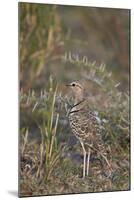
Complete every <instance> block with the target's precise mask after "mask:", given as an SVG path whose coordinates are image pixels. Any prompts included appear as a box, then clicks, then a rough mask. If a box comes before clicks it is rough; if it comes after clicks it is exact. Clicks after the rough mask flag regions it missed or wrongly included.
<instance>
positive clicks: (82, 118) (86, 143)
mask: <svg viewBox="0 0 134 200" xmlns="http://www.w3.org/2000/svg"><path fill="white" fill-rule="evenodd" d="M67 86H68V87H69V88H71V89H72V91H73V95H74V105H73V106H72V107H71V109H70V111H69V113H68V118H69V123H70V127H71V130H72V132H73V133H74V134H75V136H76V137H77V139H78V140H79V141H80V144H81V146H82V150H83V156H84V158H83V177H85V176H88V175H89V162H90V155H91V153H92V152H93V151H94V152H96V153H97V154H99V155H100V157H101V158H102V159H103V160H104V161H105V163H107V165H108V166H109V167H110V164H109V161H108V159H107V154H106V150H105V146H104V142H103V140H102V136H101V132H100V128H99V125H98V121H97V119H96V115H95V112H93V111H91V110H90V109H89V106H88V105H89V102H88V99H87V98H86V95H85V90H84V87H83V86H82V84H80V82H78V81H74V82H71V83H70V84H68V85H67Z"/></svg>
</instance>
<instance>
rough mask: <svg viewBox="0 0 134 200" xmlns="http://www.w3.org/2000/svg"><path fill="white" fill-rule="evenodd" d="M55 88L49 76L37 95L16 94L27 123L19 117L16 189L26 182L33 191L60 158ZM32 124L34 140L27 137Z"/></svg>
mask: <svg viewBox="0 0 134 200" xmlns="http://www.w3.org/2000/svg"><path fill="white" fill-rule="evenodd" d="M57 87H58V86H57V84H56V83H54V81H53V79H52V78H51V77H50V81H49V91H48V92H46V93H45V94H42V93H41V95H40V97H38V98H37V97H36V96H35V93H34V92H33V91H32V92H31V93H30V92H29V94H28V95H26V94H23V93H20V102H21V104H20V112H21V114H22V116H23V115H24V117H26V118H27V119H26V121H27V124H25V121H23V120H22V121H21V122H22V124H21V128H20V133H21V136H20V168H21V170H20V178H21V181H20V189H21V190H20V191H23V189H24V188H23V187H25V186H26V185H27V186H28V188H29V189H30V187H31V189H30V191H31V192H33V191H34V187H35V185H36V187H37V186H38V188H40V185H42V184H46V183H47V181H49V179H51V176H52V174H53V172H54V170H55V168H56V166H57V165H58V163H59V162H60V159H61V158H62V152H63V149H64V148H63V145H62V144H60V142H59V141H58V137H57V134H58V123H59V113H57V112H56V110H55V103H56V95H57ZM32 126H34V128H35V129H36V130H37V132H38V134H37V135H36V137H37V138H36V139H35V140H34V139H32V137H33V136H32V135H31V136H30V130H31V128H33V127H32ZM38 140H39V141H38ZM24 190H25V189H24ZM29 194H30V192H29V191H28V192H27V195H29ZM21 195H24V194H23V193H22V194H21Z"/></svg>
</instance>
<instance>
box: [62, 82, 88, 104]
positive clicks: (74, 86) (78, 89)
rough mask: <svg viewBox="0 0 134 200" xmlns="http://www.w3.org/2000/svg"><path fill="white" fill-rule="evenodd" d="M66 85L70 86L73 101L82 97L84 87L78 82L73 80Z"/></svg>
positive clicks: (76, 101) (80, 99)
mask: <svg viewBox="0 0 134 200" xmlns="http://www.w3.org/2000/svg"><path fill="white" fill-rule="evenodd" d="M66 86H68V87H69V88H71V90H72V92H73V95H74V98H75V103H78V102H79V101H82V100H83V99H84V87H83V85H82V84H81V83H80V82H78V81H73V82H71V83H69V84H67V85H66Z"/></svg>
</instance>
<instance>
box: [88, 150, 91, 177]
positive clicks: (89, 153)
mask: <svg viewBox="0 0 134 200" xmlns="http://www.w3.org/2000/svg"><path fill="white" fill-rule="evenodd" d="M90 155H91V149H90V148H89V149H88V157H87V176H88V175H89V162H90Z"/></svg>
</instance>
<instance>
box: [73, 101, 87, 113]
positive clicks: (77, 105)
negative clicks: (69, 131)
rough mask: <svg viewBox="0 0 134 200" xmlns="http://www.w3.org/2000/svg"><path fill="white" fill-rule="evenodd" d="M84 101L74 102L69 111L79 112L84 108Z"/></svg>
mask: <svg viewBox="0 0 134 200" xmlns="http://www.w3.org/2000/svg"><path fill="white" fill-rule="evenodd" d="M84 104H85V99H84V98H83V99H80V100H79V101H75V103H74V105H73V106H72V109H71V111H76V110H81V109H82V108H83V107H84Z"/></svg>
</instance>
